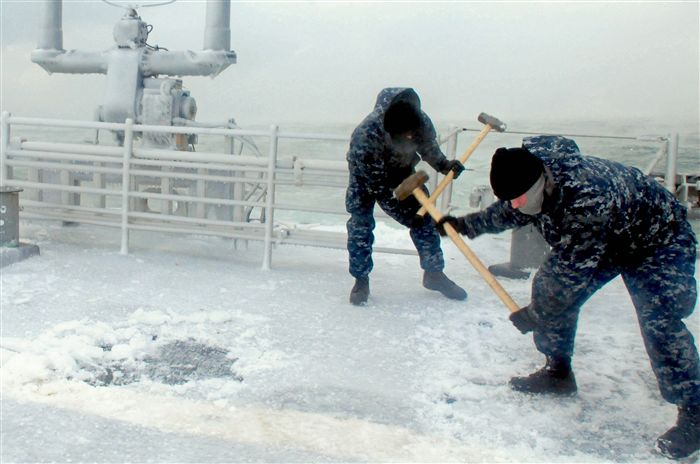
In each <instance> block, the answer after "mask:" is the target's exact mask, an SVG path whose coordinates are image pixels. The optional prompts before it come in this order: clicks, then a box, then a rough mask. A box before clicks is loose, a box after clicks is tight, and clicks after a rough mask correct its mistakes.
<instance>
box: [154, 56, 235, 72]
mask: <svg viewBox="0 0 700 464" xmlns="http://www.w3.org/2000/svg"><path fill="white" fill-rule="evenodd" d="M235 62H236V53H234V52H231V51H221V50H219V51H214V50H205V51H202V52H193V51H186V52H171V51H158V52H157V53H152V54H150V55H148V59H147V60H146V61H145V62H144V63H143V64H142V66H143V75H144V76H157V75H159V74H167V75H170V76H211V77H215V76H216V75H218V74H219V73H220V72H221V71H223V70H224V69H226V68H227V67H229V65H231V64H232V63H235Z"/></svg>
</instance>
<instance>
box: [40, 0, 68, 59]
mask: <svg viewBox="0 0 700 464" xmlns="http://www.w3.org/2000/svg"><path fill="white" fill-rule="evenodd" d="M62 11H63V3H62V0H45V1H44V23H43V26H42V28H41V37H40V38H39V44H38V47H37V48H40V49H42V50H63V29H62V24H61V23H62V21H63V19H62Z"/></svg>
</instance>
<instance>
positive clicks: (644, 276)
mask: <svg viewBox="0 0 700 464" xmlns="http://www.w3.org/2000/svg"><path fill="white" fill-rule="evenodd" d="M678 228H679V233H678V234H676V236H675V238H674V239H673V241H672V243H670V244H669V245H667V246H665V247H663V248H658V249H657V250H656V251H655V252H653V253H651V254H649V255H647V256H645V257H643V258H642V259H641V260H640V261H639V262H636V263H635V264H634V265H633V266H632V265H613V264H610V265H606V266H602V269H600V270H599V273H598V275H597V276H596V279H595V281H594V282H592V283H591V285H590V286H589V288H588V291H587V292H586V293H585V294H584V295H582V297H581V298H579V300H578V301H577V302H576V303H575V304H574V305H573V306H572V307H570V308H568V309H566V310H565V311H563V312H561V313H558V314H556V315H554V314H549V315H548V314H546V313H545V314H541V316H542V326H543V327H542V329H538V330H537V331H536V332H535V335H534V340H535V345H536V346H537V349H538V350H539V351H540V352H542V353H544V354H545V355H549V356H571V355H572V354H573V351H574V337H575V335H576V325H577V320H578V314H579V310H580V307H581V305H583V303H584V302H585V301H586V300H588V298H589V297H590V296H591V295H593V293H595V292H596V291H597V290H598V289H600V288H601V287H602V286H603V285H605V284H606V283H607V282H609V281H610V280H612V279H613V278H615V277H617V276H618V275H622V279H623V281H624V283H625V286H626V287H627V290H628V292H629V294H630V296H631V298H632V303H633V304H634V307H635V309H636V312H637V319H638V321H639V325H640V328H641V332H642V338H643V340H644V345H645V348H646V351H647V354H648V355H649V360H650V361H651V367H652V369H653V371H654V374H655V375H656V379H657V381H658V384H659V389H660V390H661V395H662V396H663V397H664V399H665V400H666V401H669V402H670V403H674V404H700V361H699V359H698V350H697V347H696V345H695V341H694V339H693V335H692V334H691V333H690V331H689V330H688V328H687V327H686V325H685V324H684V323H683V321H682V319H684V318H686V317H688V316H690V315H691V314H692V313H693V310H694V308H695V303H696V299H697V285H696V282H695V260H696V242H695V238H694V235H693V232H692V230H691V229H690V225H687V223H685V224H681V225H679V226H678Z"/></svg>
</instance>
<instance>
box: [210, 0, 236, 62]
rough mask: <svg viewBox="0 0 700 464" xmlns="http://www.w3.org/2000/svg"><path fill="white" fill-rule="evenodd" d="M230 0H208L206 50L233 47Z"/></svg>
mask: <svg viewBox="0 0 700 464" xmlns="http://www.w3.org/2000/svg"><path fill="white" fill-rule="evenodd" d="M230 23H231V2H230V0H207V12H206V17H205V21H204V50H229V49H230V48H231V28H230Z"/></svg>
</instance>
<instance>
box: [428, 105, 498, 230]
mask: <svg viewBox="0 0 700 464" xmlns="http://www.w3.org/2000/svg"><path fill="white" fill-rule="evenodd" d="M477 119H478V120H479V122H480V123H482V124H485V126H484V128H483V129H481V132H479V135H477V136H476V138H475V139H474V141H473V142H472V144H471V145H469V147H468V148H467V150H466V151H465V152H464V154H463V155H462V157H461V158H459V161H460V163H462V164H464V163H466V162H467V160H468V159H469V157H470V156H472V153H474V150H476V147H478V146H479V144H480V143H481V141H482V140H484V137H486V135H487V134H488V133H489V132H490V131H492V130H495V131H496V132H504V131H505V130H506V125H505V123H504V122H503V121H501V120H500V119H498V118H495V117H493V116H491V115H488V114H486V113H480V114H479V117H478V118H477ZM454 177H455V174H454V172H452V171H450V172H448V173H447V174H445V177H443V179H442V180H441V181H440V183H439V184H438V186H437V187H436V188H435V191H434V192H433V194H432V195H430V198H429V200H430V203H431V204H435V200H437V198H438V197H439V196H440V194H441V193H442V191H443V190H445V189H446V188H447V186H448V185H450V182H452V179H454ZM425 209H426V208H425V206H421V208H420V209H419V210H418V212H417V213H416V214H417V215H419V216H425Z"/></svg>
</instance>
